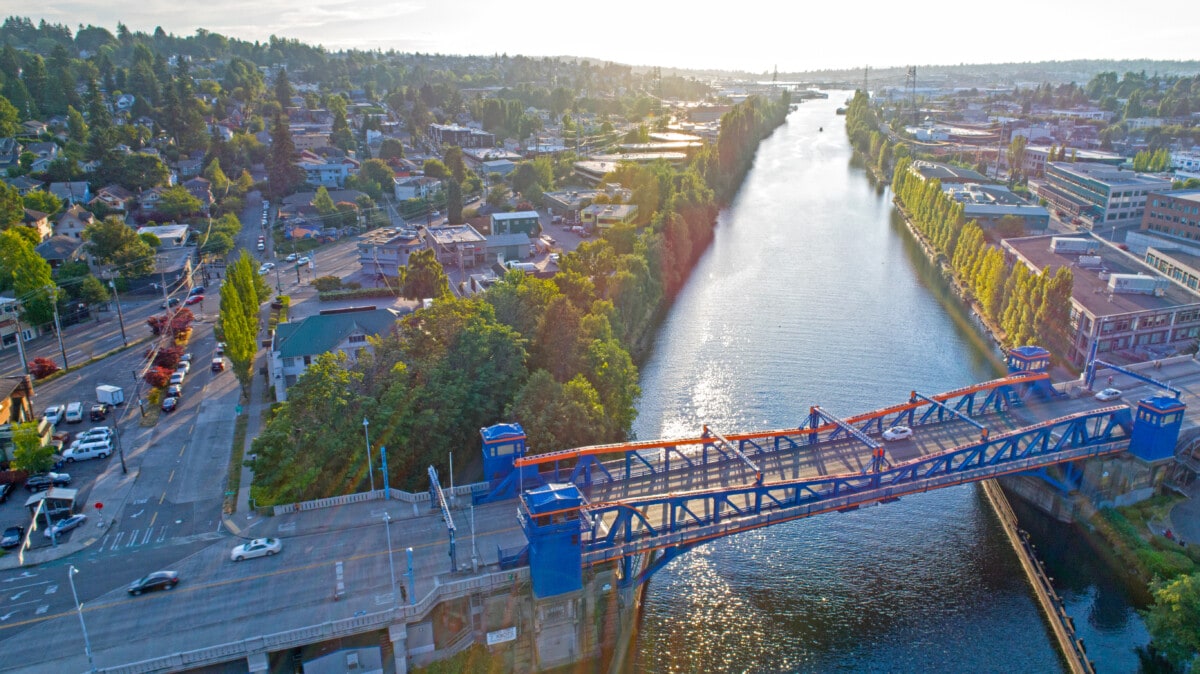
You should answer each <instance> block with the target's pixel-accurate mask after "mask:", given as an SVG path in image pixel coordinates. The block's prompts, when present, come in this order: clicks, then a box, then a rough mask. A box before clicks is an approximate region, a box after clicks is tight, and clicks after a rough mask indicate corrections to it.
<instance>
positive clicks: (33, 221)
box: [21, 208, 53, 241]
mask: <svg viewBox="0 0 1200 674" xmlns="http://www.w3.org/2000/svg"><path fill="white" fill-rule="evenodd" d="M21 224H22V225H25V226H26V227H28V228H30V229H32V230H33V231H35V232H37V233H38V240H39V241H45V240H46V239H49V238H50V235H51V234H52V233H53V230H51V229H50V216H49V215H47V214H45V213H43V212H41V211H35V210H33V209H30V208H26V209H25V215H24V216H22V218H21Z"/></svg>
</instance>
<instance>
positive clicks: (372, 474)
mask: <svg viewBox="0 0 1200 674" xmlns="http://www.w3.org/2000/svg"><path fill="white" fill-rule="evenodd" d="M369 425H370V422H369V421H367V418H366V417H363V437H364V438H366V441H367V474H368V475H369V476H370V479H371V491H375V467H374V466H372V465H371V433H370V431H368V430H367V426H369Z"/></svg>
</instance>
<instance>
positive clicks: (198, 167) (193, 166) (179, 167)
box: [175, 155, 204, 178]
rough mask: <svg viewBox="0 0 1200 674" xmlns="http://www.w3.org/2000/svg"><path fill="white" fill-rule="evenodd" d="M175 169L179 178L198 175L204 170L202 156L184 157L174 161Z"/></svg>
mask: <svg viewBox="0 0 1200 674" xmlns="http://www.w3.org/2000/svg"><path fill="white" fill-rule="evenodd" d="M175 170H176V171H178V172H179V177H181V178H192V177H195V176H198V175H200V172H201V171H203V170H204V157H203V155H201V156H199V157H184V158H183V159H180V160H179V161H177V162H175Z"/></svg>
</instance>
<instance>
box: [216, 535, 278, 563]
mask: <svg viewBox="0 0 1200 674" xmlns="http://www.w3.org/2000/svg"><path fill="white" fill-rule="evenodd" d="M282 549H283V542H282V541H280V540H279V539H278V538H256V539H254V540H252V541H250V542H249V543H243V544H242V545H239V546H237V547H236V548H234V549H233V551H232V552H230V553H229V558H230V559H232V560H233V561H235V562H240V561H242V560H243V559H250V558H251V557H270V556H271V555H274V554H276V553H277V552H279V551H280V550H282Z"/></svg>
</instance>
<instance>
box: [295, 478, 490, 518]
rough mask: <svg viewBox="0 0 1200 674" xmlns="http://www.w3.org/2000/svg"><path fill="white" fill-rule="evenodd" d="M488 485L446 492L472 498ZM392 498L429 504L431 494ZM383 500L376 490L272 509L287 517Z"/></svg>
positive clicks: (393, 492)
mask: <svg viewBox="0 0 1200 674" xmlns="http://www.w3.org/2000/svg"><path fill="white" fill-rule="evenodd" d="M487 488H488V485H487V483H486V482H475V483H472V484H461V485H458V486H457V487H454V488H452V489H445V490H444V491H445V492H446V493H447V494H448V495H451V496H470V495H471V494H474V493H475V492H478V491H487ZM388 491H389V493H390V496H391V498H392V500H393V501H400V502H402V503H429V492H427V491H423V492H420V493H417V494H414V493H412V492H408V491H402V490H400V489H389V490H388ZM382 498H383V490H382V489H376V490H375V491H360V492H356V493H353V494H343V495H341V496H330V497H329V498H319V499H316V500H313V501H300V502H299V503H288V504H285V505H277V506H274V507H272V509H271V513H272V514H273V515H287V514H289V513H297V512H302V511H305V510H318V509H320V508H333V507H336V506H342V505H346V504H349V503H361V502H363V501H375V500H380V499H382Z"/></svg>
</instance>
